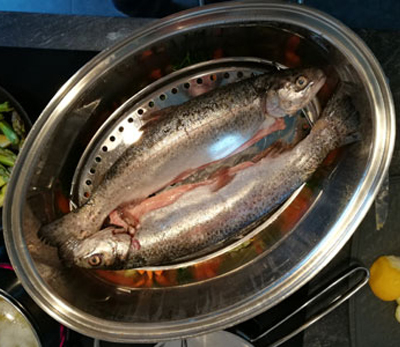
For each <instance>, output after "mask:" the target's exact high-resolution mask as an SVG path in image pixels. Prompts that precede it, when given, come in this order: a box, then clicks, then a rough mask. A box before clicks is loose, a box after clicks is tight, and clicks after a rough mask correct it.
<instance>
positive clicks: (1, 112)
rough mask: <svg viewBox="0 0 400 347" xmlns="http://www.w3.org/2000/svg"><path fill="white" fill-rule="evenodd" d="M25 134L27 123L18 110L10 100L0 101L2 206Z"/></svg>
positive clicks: (0, 205)
mask: <svg viewBox="0 0 400 347" xmlns="http://www.w3.org/2000/svg"><path fill="white" fill-rule="evenodd" d="M25 135H26V128H25V124H24V122H23V120H22V118H21V116H20V115H19V114H18V112H17V111H15V110H14V108H13V107H12V106H11V105H10V103H9V102H7V101H6V102H3V103H0V188H1V190H0V207H2V206H3V203H4V197H5V195H6V190H7V183H8V181H9V179H10V175H11V170H12V167H13V166H14V164H15V160H16V159H17V154H16V153H18V151H19V150H20V149H21V147H22V145H23V143H24V140H25ZM6 148H9V149H6ZM13 151H14V152H13ZM2 164H3V165H4V166H3V165H2Z"/></svg>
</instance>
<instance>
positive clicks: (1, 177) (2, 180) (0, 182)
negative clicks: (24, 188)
mask: <svg viewBox="0 0 400 347" xmlns="http://www.w3.org/2000/svg"><path fill="white" fill-rule="evenodd" d="M9 180H10V173H9V172H8V170H7V169H6V168H5V167H4V166H3V165H1V164H0V187H3V186H4V185H5V184H7V183H8V181H9Z"/></svg>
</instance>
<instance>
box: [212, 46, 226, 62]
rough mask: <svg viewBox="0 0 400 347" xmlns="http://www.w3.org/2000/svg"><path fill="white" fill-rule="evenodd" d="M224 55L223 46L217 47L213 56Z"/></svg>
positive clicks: (218, 57) (216, 57)
mask: <svg viewBox="0 0 400 347" xmlns="http://www.w3.org/2000/svg"><path fill="white" fill-rule="evenodd" d="M223 56H224V51H223V50H222V48H217V49H216V50H215V51H214V53H213V58H214V59H220V58H222V57H223Z"/></svg>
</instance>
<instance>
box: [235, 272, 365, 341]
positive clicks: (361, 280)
mask: <svg viewBox="0 0 400 347" xmlns="http://www.w3.org/2000/svg"><path fill="white" fill-rule="evenodd" d="M358 276H359V277H358ZM350 277H353V278H357V277H358V279H357V281H356V282H355V283H354V284H353V285H352V286H351V287H350V288H349V289H347V290H346V291H344V292H343V293H340V294H339V293H337V291H338V290H337V287H339V286H340V285H343V282H344V281H345V280H347V279H350ZM368 280H369V271H368V269H367V268H365V267H363V266H357V267H355V268H351V269H349V270H347V271H346V272H345V273H344V274H343V275H342V276H340V277H339V278H337V279H336V280H335V281H333V282H332V283H331V284H329V285H328V286H326V287H325V288H324V289H322V290H321V291H320V292H318V293H317V294H315V295H314V296H313V297H312V298H310V299H309V300H308V301H306V302H305V303H304V304H303V305H301V306H300V307H299V308H297V309H296V310H295V311H294V312H292V313H291V314H289V315H288V316H286V317H285V318H284V319H282V320H281V321H280V322H278V323H277V324H275V325H274V326H272V327H271V328H269V329H268V330H266V331H265V332H263V333H262V334H260V335H258V336H257V337H254V338H250V337H248V336H247V335H245V334H244V333H243V332H241V331H237V332H236V333H237V334H238V335H240V336H241V337H242V338H244V339H246V340H247V341H249V342H250V343H254V342H257V341H259V340H261V339H263V338H264V337H266V336H267V335H269V334H270V333H272V332H273V331H274V330H276V329H277V328H278V327H280V326H282V325H283V324H284V323H286V322H287V321H289V320H290V319H291V318H292V317H294V316H295V315H296V314H298V313H299V312H300V311H302V310H304V309H305V308H311V307H313V306H312V305H313V304H314V305H315V304H316V301H317V300H321V299H322V300H327V301H328V302H327V303H324V307H323V308H322V309H320V310H319V311H318V312H317V313H315V314H314V315H313V316H311V317H310V318H309V319H308V320H307V321H306V322H305V323H304V324H302V325H301V326H300V327H298V328H296V329H294V330H293V331H292V332H290V333H288V334H287V335H285V336H284V337H282V338H279V339H278V340H276V341H274V342H272V343H270V344H268V347H277V346H280V345H281V344H282V343H284V342H286V341H288V340H290V339H291V338H292V337H294V336H295V335H297V334H299V333H301V332H302V331H304V330H306V329H307V328H308V327H310V326H311V325H312V324H314V323H315V322H317V321H319V320H320V319H321V318H323V317H325V316H326V315H327V314H329V313H330V312H332V311H333V310H334V309H335V308H337V307H338V306H340V305H341V304H342V303H344V302H345V301H346V300H348V299H349V298H350V297H351V296H353V295H354V294H355V293H357V292H358V291H359V290H360V289H361V288H362V287H363V286H364V285H365V284H366V283H367V282H368ZM335 289H336V290H335ZM332 293H334V294H335V297H334V298H333V299H332V300H329V294H332Z"/></svg>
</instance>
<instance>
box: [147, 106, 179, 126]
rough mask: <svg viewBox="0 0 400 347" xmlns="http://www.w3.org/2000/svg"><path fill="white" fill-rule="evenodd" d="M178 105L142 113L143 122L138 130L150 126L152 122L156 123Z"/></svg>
mask: <svg viewBox="0 0 400 347" xmlns="http://www.w3.org/2000/svg"><path fill="white" fill-rule="evenodd" d="M177 107H178V106H170V107H167V108H163V109H161V110H156V111H154V112H149V113H145V114H144V115H142V121H143V122H144V124H143V125H142V126H141V127H140V129H139V130H140V131H143V130H146V129H148V128H150V127H151V126H152V125H153V124H155V123H157V122H158V121H159V120H160V119H161V118H165V117H167V116H168V115H170V114H171V113H173V112H174V111H175V109H176V108H177Z"/></svg>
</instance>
